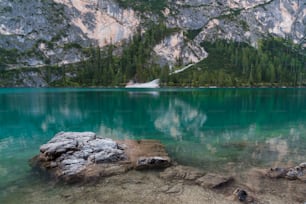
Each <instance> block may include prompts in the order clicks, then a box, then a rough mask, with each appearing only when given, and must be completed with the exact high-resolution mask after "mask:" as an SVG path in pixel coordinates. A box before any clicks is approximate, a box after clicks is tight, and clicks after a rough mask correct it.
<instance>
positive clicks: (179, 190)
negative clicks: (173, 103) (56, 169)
mask: <svg viewBox="0 0 306 204" xmlns="http://www.w3.org/2000/svg"><path fill="white" fill-rule="evenodd" d="M184 171H186V172H185V173H184ZM198 171H201V170H199V169H197V168H194V167H190V166H181V165H174V166H172V167H168V168H166V169H165V170H145V171H137V170H131V171H129V172H126V173H124V174H119V175H114V176H110V177H102V178H99V179H98V180H95V181H90V182H85V183H79V184H72V185H71V184H63V183H55V182H53V181H51V180H46V178H43V177H40V178H37V180H36V181H35V182H34V185H33V184H32V183H29V184H28V185H30V186H31V188H29V186H27V185H26V184H25V185H24V186H22V187H19V189H18V188H17V189H18V191H20V192H22V193H21V194H17V196H16V194H15V193H12V195H10V194H9V193H8V195H7V197H5V199H4V200H3V201H4V203H20V202H21V201H22V202H24V203H32V204H36V203H37V204H38V203H61V204H66V203H67V204H68V203H77V204H83V203H88V204H94V203H115V204H119V203H120V204H121V203H126V204H129V203H131V204H132V203H136V204H138V203H144V204H145V203H146V204H147V203H161V204H163V203H164V204H167V203H173V204H181V203H186V204H197V203H201V204H211V203H218V204H232V203H233V204H234V203H258V204H265V203H270V204H287V203H291V204H304V203H305V202H306V192H305V191H304V187H305V183H304V182H300V181H298V180H293V181H292V180H286V179H270V178H267V177H263V173H264V169H257V168H252V169H249V170H248V171H246V172H241V174H239V175H231V176H233V181H231V182H230V183H227V184H225V185H221V186H220V187H218V188H211V187H209V186H205V185H202V184H199V183H195V182H194V181H193V178H195V177H196V176H197V172H198ZM187 172H188V173H187ZM208 174H211V173H210V172H205V175H208ZM229 175H230V174H229ZM221 176H228V175H221ZM12 188H14V187H10V188H9V189H12ZM15 188H16V187H15ZM237 188H240V189H244V190H246V192H247V193H248V196H249V197H252V198H253V200H252V202H240V201H239V200H238V199H237V197H236V196H235V195H234V194H233V192H234V191H235V189H237ZM15 190H16V189H15ZM7 191H10V190H7Z"/></svg>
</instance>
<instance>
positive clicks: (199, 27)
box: [0, 0, 306, 70]
mask: <svg viewBox="0 0 306 204" xmlns="http://www.w3.org/2000/svg"><path fill="white" fill-rule="evenodd" d="M141 2H142V1H141V0H125V1H123V0H52V1H51V0H50V1H46V0H27V1H25V0H2V1H0V14H1V15H0V51H1V53H2V54H0V69H2V70H3V69H13V68H24V67H40V66H44V65H48V64H51V65H55V64H57V65H61V64H69V63H75V62H79V61H82V60H86V55H85V54H84V49H83V48H86V47H89V46H100V47H104V46H106V45H109V44H116V45H118V46H120V43H121V42H122V41H124V40H128V39H129V38H130V37H131V36H133V35H134V34H135V33H136V31H137V30H139V29H141V32H145V31H146V25H147V23H148V22H149V21H154V22H160V21H162V22H164V23H165V24H166V25H167V27H169V28H176V29H177V32H175V33H173V34H172V35H171V36H167V37H166V38H165V39H164V40H162V42H161V43H159V44H157V45H156V46H155V47H154V49H153V52H155V54H156V56H158V57H159V59H160V60H159V62H160V63H161V64H162V65H165V64H168V65H170V66H173V65H175V64H176V63H177V61H178V59H180V60H181V61H182V62H183V64H189V63H197V62H199V61H201V60H202V59H204V58H206V57H207V52H206V51H205V47H204V48H203V47H201V46H200V43H201V42H202V41H203V40H215V39H219V38H221V39H228V40H234V41H240V42H247V43H249V44H251V45H252V46H254V47H256V46H257V42H258V40H259V39H262V38H265V37H269V36H278V37H281V38H286V39H291V40H293V42H294V43H296V44H299V45H301V46H302V47H306V37H305V35H306V3H305V2H304V1H302V0H218V1H214V0H178V1H177V0H176V1H173V0H168V1H166V0H159V1H158V0H154V1H152V2H153V5H154V3H156V5H157V4H158V3H159V2H162V3H163V4H162V5H164V6H162V8H161V9H160V7H158V8H159V10H157V11H156V10H154V9H151V10H148V9H142V7H141V6H140V7H139V6H138V7H137V5H138V3H141ZM123 3H125V4H123ZM142 3H143V2H142ZM140 5H141V4H140Z"/></svg>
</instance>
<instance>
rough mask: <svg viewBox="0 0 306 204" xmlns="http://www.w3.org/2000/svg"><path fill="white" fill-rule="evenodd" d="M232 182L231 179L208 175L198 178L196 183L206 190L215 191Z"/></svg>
mask: <svg viewBox="0 0 306 204" xmlns="http://www.w3.org/2000/svg"><path fill="white" fill-rule="evenodd" d="M233 180H234V178H233V177H226V176H221V175H218V174H213V173H208V174H206V175H205V176H203V177H200V178H198V179H197V180H196V183H197V184H199V185H201V186H203V187H206V188H211V189H216V188H221V187H223V186H225V185H227V184H229V183H231V182H232V181H233Z"/></svg>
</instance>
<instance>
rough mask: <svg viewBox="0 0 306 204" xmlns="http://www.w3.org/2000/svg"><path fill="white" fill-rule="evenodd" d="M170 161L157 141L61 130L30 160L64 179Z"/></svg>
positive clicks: (159, 165) (104, 173)
mask: <svg viewBox="0 0 306 204" xmlns="http://www.w3.org/2000/svg"><path fill="white" fill-rule="evenodd" d="M170 164H171V161H170V158H169V157H168V155H167V153H166V151H165V149H164V147H163V146H162V145H161V144H160V143H159V142H158V141H154V140H150V141H147V140H140V141H137V142H136V141H131V140H125V141H118V142H116V141H114V140H111V139H107V138H99V137H97V136H96V134H95V133H93V132H60V133H58V134H56V135H55V136H54V138H52V139H51V140H50V141H49V142H48V143H46V144H44V145H42V146H41V147H40V154H39V155H37V156H35V157H34V158H32V159H31V160H30V165H31V166H32V167H33V168H38V169H39V170H41V171H45V172H47V173H49V174H50V175H51V176H53V177H55V178H56V179H60V180H64V181H79V180H87V179H90V178H97V177H101V176H110V175H114V174H119V173H123V172H126V171H128V170H129V169H132V168H135V169H150V168H164V167H167V166H170Z"/></svg>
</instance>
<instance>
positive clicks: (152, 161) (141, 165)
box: [136, 157, 171, 170]
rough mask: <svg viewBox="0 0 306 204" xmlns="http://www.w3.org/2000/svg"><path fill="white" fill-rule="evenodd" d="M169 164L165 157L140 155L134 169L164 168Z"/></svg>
mask: <svg viewBox="0 0 306 204" xmlns="http://www.w3.org/2000/svg"><path fill="white" fill-rule="evenodd" d="M170 165H171V161H170V159H169V158H167V157H140V158H138V160H137V162H136V169H138V170H140V169H152V168H165V167H168V166H170Z"/></svg>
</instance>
